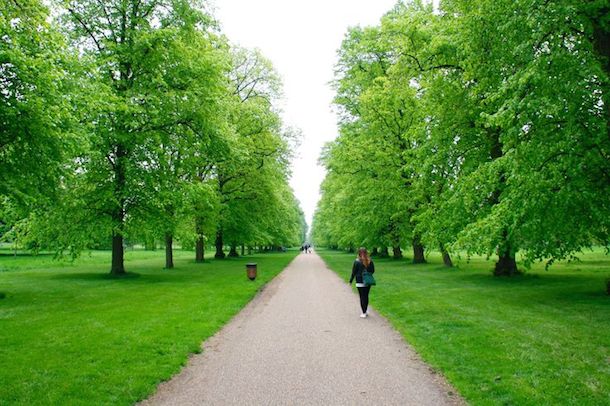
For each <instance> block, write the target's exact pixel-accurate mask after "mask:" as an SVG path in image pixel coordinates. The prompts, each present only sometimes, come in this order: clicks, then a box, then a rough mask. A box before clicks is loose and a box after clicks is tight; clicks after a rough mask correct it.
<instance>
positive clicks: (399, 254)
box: [392, 246, 402, 259]
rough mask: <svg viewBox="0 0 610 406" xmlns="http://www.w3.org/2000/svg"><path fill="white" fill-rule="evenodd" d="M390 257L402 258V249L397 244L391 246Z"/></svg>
mask: <svg viewBox="0 0 610 406" xmlns="http://www.w3.org/2000/svg"><path fill="white" fill-rule="evenodd" d="M392 258H394V259H401V258H402V250H401V249H400V247H399V246H395V247H392Z"/></svg>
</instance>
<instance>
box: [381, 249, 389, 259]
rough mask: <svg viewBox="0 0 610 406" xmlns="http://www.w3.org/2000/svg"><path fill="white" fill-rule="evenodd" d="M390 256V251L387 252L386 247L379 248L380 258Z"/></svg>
mask: <svg viewBox="0 0 610 406" xmlns="http://www.w3.org/2000/svg"><path fill="white" fill-rule="evenodd" d="M389 256H390V251H388V247H381V251H380V252H379V257H380V258H387V257H389Z"/></svg>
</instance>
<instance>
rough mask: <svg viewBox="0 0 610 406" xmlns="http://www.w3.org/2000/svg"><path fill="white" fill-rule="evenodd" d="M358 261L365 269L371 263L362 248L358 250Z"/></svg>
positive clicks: (366, 252) (367, 254) (364, 249)
mask: <svg viewBox="0 0 610 406" xmlns="http://www.w3.org/2000/svg"><path fill="white" fill-rule="evenodd" d="M358 259H359V260H360V262H362V264H363V265H364V266H365V267H367V268H368V266H369V264H370V263H371V257H369V253H368V251H367V250H366V248H364V247H360V248H358Z"/></svg>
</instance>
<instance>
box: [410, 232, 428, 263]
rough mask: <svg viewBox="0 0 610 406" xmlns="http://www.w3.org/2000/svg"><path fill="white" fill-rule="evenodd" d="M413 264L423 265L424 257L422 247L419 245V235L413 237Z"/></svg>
mask: <svg viewBox="0 0 610 406" xmlns="http://www.w3.org/2000/svg"><path fill="white" fill-rule="evenodd" d="M413 263H414V264H425V263H426V257H425V255H424V246H423V245H422V243H421V238H420V236H419V235H416V236H415V237H413Z"/></svg>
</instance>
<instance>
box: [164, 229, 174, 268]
mask: <svg viewBox="0 0 610 406" xmlns="http://www.w3.org/2000/svg"><path fill="white" fill-rule="evenodd" d="M173 244H174V239H173V236H172V234H171V233H165V269H172V268H173V267H174V250H173Z"/></svg>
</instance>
